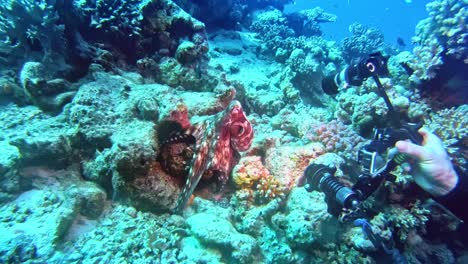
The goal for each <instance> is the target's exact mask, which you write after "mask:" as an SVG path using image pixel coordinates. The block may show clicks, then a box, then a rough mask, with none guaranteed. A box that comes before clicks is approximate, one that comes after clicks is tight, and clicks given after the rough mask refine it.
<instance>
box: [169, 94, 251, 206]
mask: <svg viewBox="0 0 468 264" xmlns="http://www.w3.org/2000/svg"><path fill="white" fill-rule="evenodd" d="M179 110H183V111H178V112H175V113H172V114H171V117H170V119H172V120H173V121H176V122H177V123H179V125H180V131H183V133H176V134H174V135H172V136H171V137H170V138H169V139H167V140H166V141H165V142H164V143H165V144H163V147H162V152H164V148H170V150H171V151H166V153H171V154H175V155H174V156H173V157H168V155H166V156H165V157H163V160H164V159H166V162H167V161H170V159H171V158H172V159H174V157H175V158H179V159H180V157H181V156H182V157H184V155H185V156H186V155H187V153H192V154H193V157H192V158H191V161H190V166H189V169H188V175H187V179H186V182H185V185H184V187H183V189H182V192H181V194H180V196H179V198H178V200H177V205H176V207H175V209H174V211H175V212H176V213H181V212H182V211H183V209H184V208H185V206H186V204H187V202H188V200H189V198H190V196H191V195H192V193H193V191H194V190H195V187H196V186H197V185H198V183H199V182H200V180H201V179H202V178H203V179H209V178H211V177H213V176H217V180H218V181H220V182H221V184H222V185H224V184H226V183H227V181H228V179H229V175H230V173H231V170H232V168H233V167H234V166H235V165H236V164H237V162H238V156H239V152H242V151H246V150H248V149H249V148H250V145H251V144H252V140H253V134H254V133H253V128H252V125H251V124H250V122H249V120H248V119H247V117H246V116H245V114H244V112H243V110H242V106H241V104H240V102H239V101H232V102H231V103H230V104H229V106H228V107H227V108H226V109H225V110H224V111H222V112H219V113H217V114H215V115H211V116H207V117H206V118H204V119H203V120H201V121H200V122H198V123H196V124H193V125H191V126H190V125H189V124H190V122H188V115H187V112H186V109H179ZM186 127H188V128H187V129H185V128H186ZM181 143H184V144H185V145H180V144H181ZM192 154H191V155H192ZM163 163H164V161H163ZM169 163H170V162H168V164H169ZM176 164H179V165H176V166H178V167H176V168H175V169H174V168H172V169H173V172H180V171H182V168H181V167H180V164H182V165H185V164H184V162H183V161H182V162H181V163H180V162H178V163H176ZM163 167H164V164H163ZM168 169H169V170H171V167H169V168H168Z"/></svg>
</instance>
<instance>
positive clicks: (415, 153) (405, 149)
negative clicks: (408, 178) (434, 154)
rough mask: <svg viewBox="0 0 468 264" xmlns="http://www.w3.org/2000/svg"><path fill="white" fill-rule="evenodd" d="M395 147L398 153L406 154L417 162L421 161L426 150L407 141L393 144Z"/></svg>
mask: <svg viewBox="0 0 468 264" xmlns="http://www.w3.org/2000/svg"><path fill="white" fill-rule="evenodd" d="M395 147H396V148H397V149H398V151H399V152H401V153H404V154H408V155H410V156H412V157H414V158H416V159H418V160H423V159H424V158H425V156H426V150H425V149H424V147H422V146H419V145H416V144H413V143H411V142H408V141H401V140H400V141H398V142H397V143H396V144H395Z"/></svg>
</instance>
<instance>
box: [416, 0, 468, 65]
mask: <svg viewBox="0 0 468 264" xmlns="http://www.w3.org/2000/svg"><path fill="white" fill-rule="evenodd" d="M426 10H427V12H428V13H429V17H428V18H426V19H423V20H421V21H420V22H419V23H418V25H417V26H416V36H415V37H414V38H413V41H414V42H416V43H418V44H419V45H418V46H417V47H416V48H415V50H414V51H415V54H416V55H417V56H418V53H416V52H417V51H418V50H419V49H422V50H424V49H425V48H424V47H430V46H433V45H430V43H432V42H434V41H437V43H438V45H437V46H439V47H440V49H439V50H438V52H436V53H433V54H432V56H433V57H439V58H441V56H442V55H443V54H445V55H448V56H454V57H456V58H458V59H460V60H462V61H465V63H466V60H467V59H468V49H467V48H466V46H467V41H468V36H467V34H466V31H467V30H468V25H467V24H466V16H467V14H468V13H467V12H468V11H467V10H466V1H455V0H445V1H433V2H430V3H429V4H427V6H426ZM420 58H422V57H420ZM423 65H425V66H426V69H428V68H429V67H434V66H437V65H434V64H423Z"/></svg>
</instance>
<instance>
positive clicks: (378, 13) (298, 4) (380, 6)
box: [285, 0, 430, 48]
mask: <svg viewBox="0 0 468 264" xmlns="http://www.w3.org/2000/svg"><path fill="white" fill-rule="evenodd" d="M429 2H430V1H427V0H426V1H421V0H416V1H412V2H410V3H407V1H404V0H381V1H375V0H374V1H373V0H349V1H347V0H334V1H327V0H317V1H314V0H298V1H295V4H290V5H288V6H287V7H286V9H285V11H286V12H294V11H297V10H301V9H307V8H313V7H316V6H320V7H321V8H323V9H324V10H325V11H326V12H329V13H332V14H335V15H337V16H338V20H337V21H336V22H334V23H327V24H323V25H322V29H323V33H324V37H325V38H328V39H332V40H336V41H340V40H342V39H343V38H345V37H347V36H349V35H350V33H349V30H348V27H349V25H350V24H352V23H354V22H359V23H361V24H363V25H366V26H371V27H376V28H379V29H380V30H382V32H383V33H384V36H385V42H387V43H389V44H395V45H396V40H397V38H398V37H400V38H402V39H403V40H404V42H405V43H406V45H407V46H406V48H411V47H412V43H411V37H413V35H414V33H415V27H416V24H417V23H418V22H419V21H420V20H421V19H424V18H425V17H427V12H426V9H425V6H426V4H427V3H429Z"/></svg>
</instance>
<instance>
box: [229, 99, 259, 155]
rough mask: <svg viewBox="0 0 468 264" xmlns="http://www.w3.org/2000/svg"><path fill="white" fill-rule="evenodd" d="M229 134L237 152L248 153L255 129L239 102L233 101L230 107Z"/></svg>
mask: <svg viewBox="0 0 468 264" xmlns="http://www.w3.org/2000/svg"><path fill="white" fill-rule="evenodd" d="M229 112H230V115H229V133H230V135H231V144H232V147H233V148H234V149H236V150H237V151H246V150H248V149H249V148H250V145H252V140H253V135H254V133H253V128H252V124H250V121H249V120H248V119H247V117H246V116H245V113H244V111H243V110H242V106H241V104H240V102H239V101H233V102H232V103H231V104H230V105H229Z"/></svg>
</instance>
